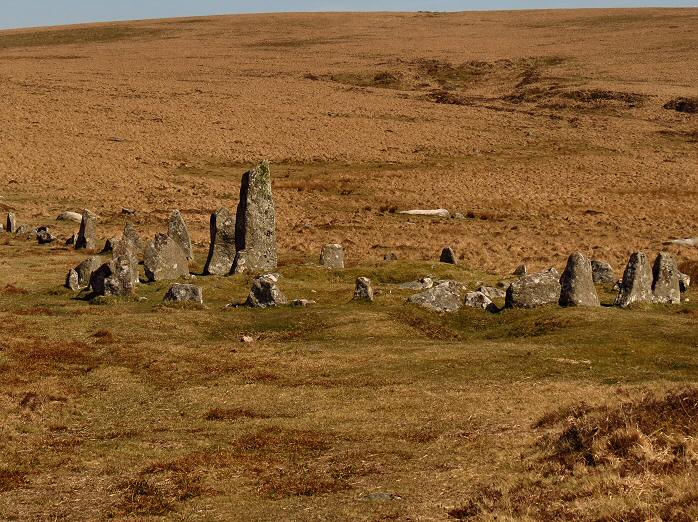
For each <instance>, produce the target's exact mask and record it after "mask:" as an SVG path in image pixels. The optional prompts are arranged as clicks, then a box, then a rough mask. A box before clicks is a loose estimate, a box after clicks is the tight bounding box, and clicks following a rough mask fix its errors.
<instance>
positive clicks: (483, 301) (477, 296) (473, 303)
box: [464, 292, 499, 313]
mask: <svg viewBox="0 0 698 522" xmlns="http://www.w3.org/2000/svg"><path fill="white" fill-rule="evenodd" d="M464 304H465V306H468V307H470V308H482V309H483V310H487V311H488V312H492V313H494V312H498V311H499V308H497V305H496V304H494V303H493V302H492V300H491V299H490V298H489V297H487V296H486V295H485V294H483V293H482V292H468V293H467V294H465V301H464Z"/></svg>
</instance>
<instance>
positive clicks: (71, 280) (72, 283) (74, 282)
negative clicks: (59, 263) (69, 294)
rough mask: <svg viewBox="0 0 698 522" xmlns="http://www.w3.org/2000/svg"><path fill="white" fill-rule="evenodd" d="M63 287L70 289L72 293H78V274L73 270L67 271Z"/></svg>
mask: <svg viewBox="0 0 698 522" xmlns="http://www.w3.org/2000/svg"><path fill="white" fill-rule="evenodd" d="M65 287H66V288H70V289H71V290H72V291H73V292H79V291H80V283H79V282H78V273H77V271H76V270H75V269H74V268H71V269H70V270H68V275H67V276H66V278H65Z"/></svg>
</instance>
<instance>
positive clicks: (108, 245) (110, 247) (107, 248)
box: [100, 237, 119, 254]
mask: <svg viewBox="0 0 698 522" xmlns="http://www.w3.org/2000/svg"><path fill="white" fill-rule="evenodd" d="M118 242H119V239H117V238H115V237H110V238H109V239H107V240H106V241H105V242H104V248H103V249H102V251H101V252H100V254H109V253H110V252H113V251H114V245H115V244H116V243H118Z"/></svg>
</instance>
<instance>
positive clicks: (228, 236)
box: [204, 207, 235, 275]
mask: <svg viewBox="0 0 698 522" xmlns="http://www.w3.org/2000/svg"><path fill="white" fill-rule="evenodd" d="M234 260H235V216H233V214H232V213H231V212H230V210H228V209H227V208H225V207H224V208H221V209H218V210H217V211H216V212H214V213H213V214H211V245H210V247H209V250H208V259H207V260H206V265H205V266H204V274H206V275H228V274H229V273H230V272H231V270H232V268H233V261H234Z"/></svg>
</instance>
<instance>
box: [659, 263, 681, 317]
mask: <svg viewBox="0 0 698 522" xmlns="http://www.w3.org/2000/svg"><path fill="white" fill-rule="evenodd" d="M652 276H653V279H652V293H653V294H654V301H655V302H657V303H666V304H679V303H680V302H681V272H680V271H679V267H678V266H677V264H676V259H675V258H674V256H672V255H671V254H669V253H667V252H660V253H659V255H658V256H657V258H656V259H655V260H654V266H653V268H652Z"/></svg>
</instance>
